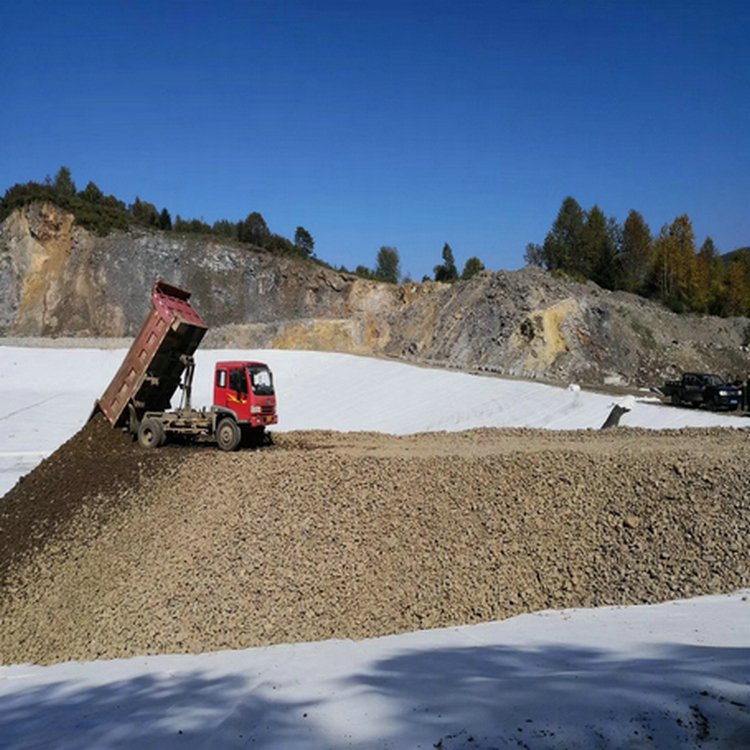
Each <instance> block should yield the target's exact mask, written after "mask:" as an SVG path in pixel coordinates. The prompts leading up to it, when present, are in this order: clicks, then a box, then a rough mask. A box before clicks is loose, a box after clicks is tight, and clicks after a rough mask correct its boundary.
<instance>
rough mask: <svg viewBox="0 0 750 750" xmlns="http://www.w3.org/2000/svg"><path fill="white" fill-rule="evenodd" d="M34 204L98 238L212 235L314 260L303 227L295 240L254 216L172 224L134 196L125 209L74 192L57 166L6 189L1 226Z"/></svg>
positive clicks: (91, 187)
mask: <svg viewBox="0 0 750 750" xmlns="http://www.w3.org/2000/svg"><path fill="white" fill-rule="evenodd" d="M34 201H50V202H52V203H55V204H56V205H58V206H59V207H60V208H63V209H65V210H66V211H70V213H72V214H73V215H74V216H75V218H76V222H77V223H78V224H80V225H81V226H83V227H85V228H86V229H89V230H91V231H93V232H95V233H96V234H98V235H100V236H106V235H107V234H109V233H110V232H111V231H113V230H118V229H119V230H125V229H128V228H129V227H132V226H142V227H149V228H152V229H159V230H161V231H164V232H178V233H180V234H191V233H192V234H202V235H212V236H215V237H220V238H222V239H229V240H234V241H236V242H241V243H247V244H252V245H257V246H258V247H262V248H265V249H266V250H269V251H271V252H275V253H282V254H289V255H296V256H299V257H305V258H314V257H315V253H314V248H315V241H314V240H313V237H312V235H311V234H310V232H308V231H307V229H305V228H304V227H297V229H296V231H295V233H294V239H293V240H289V239H287V238H286V237H284V236H282V235H280V234H276V233H274V232H272V231H271V230H270V229H269V228H268V225H267V224H266V221H265V219H264V218H263V216H262V215H261V214H260V213H258V212H257V211H253V212H251V213H249V214H248V215H247V217H246V218H245V219H244V220H240V221H236V222H232V221H228V220H226V219H222V220H220V221H215V222H214V223H213V224H207V223H206V222H204V221H203V220H201V219H183V218H182V217H181V216H180V215H179V214H177V216H176V217H175V219H174V220H173V219H172V216H171V214H170V212H169V211H168V210H167V209H166V208H163V209H162V210H161V211H159V210H158V209H157V207H156V206H155V205H154V204H153V203H149V202H148V201H144V200H141V199H140V197H138V196H136V198H135V200H134V201H133V203H131V204H129V205H127V204H125V203H124V202H123V201H121V200H119V199H118V198H115V196H114V195H104V193H103V192H102V190H100V189H99V187H98V186H97V185H96V184H95V183H93V182H89V183H88V184H87V185H86V187H85V188H84V189H83V190H80V191H79V190H78V189H77V188H76V184H75V182H74V181H73V178H72V175H71V172H70V169H69V168H68V167H60V169H59V170H58V172H57V174H56V175H55V177H54V179H53V178H51V177H49V176H48V177H47V178H46V179H45V181H44V182H43V183H38V182H27V183H25V184H16V185H14V186H13V187H11V188H8V190H6V191H5V195H4V196H3V198H2V199H1V200H0V221H3V220H5V218H6V217H7V216H9V215H10V213H11V212H12V211H13V210H15V209H16V208H22V207H24V206H26V205H28V204H30V203H33V202H34Z"/></svg>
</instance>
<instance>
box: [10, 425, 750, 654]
mask: <svg viewBox="0 0 750 750" xmlns="http://www.w3.org/2000/svg"><path fill="white" fill-rule="evenodd" d="M105 427H106V425H104V424H103V422H102V421H101V420H97V421H94V422H93V423H91V424H90V425H89V426H88V427H87V428H85V429H84V430H83V431H82V432H81V433H79V435H77V436H76V437H74V438H73V439H72V440H71V441H69V442H68V443H66V444H65V445H64V446H63V447H62V448H61V449H60V450H59V451H58V452H57V453H56V454H54V455H53V456H52V457H50V459H48V460H47V461H46V462H44V463H43V464H42V465H41V466H40V467H38V468H37V469H36V470H35V471H34V472H32V473H31V474H30V475H29V476H28V477H27V478H26V479H25V480H24V481H22V482H21V483H19V484H18V485H17V486H16V488H14V489H13V490H12V491H11V492H10V493H9V494H8V495H7V496H6V497H5V498H3V499H2V500H0V550H2V552H1V553H0V574H2V576H3V578H2V590H1V591H0V662H2V663H4V664H9V663H20V662H36V663H43V664H47V663H52V662H60V661H66V660H91V659H102V658H115V657H128V656H133V655H136V654H162V653H172V652H205V651H212V650H219V649H237V648H245V647H250V646H261V645H267V644H273V643H282V642H285V643H286V642H296V641H308V640H318V639H326V638H355V639H359V638H367V637H372V636H379V635H385V634H390V633H398V632H403V631H410V630H417V629H422V628H432V627H441V626H451V625H459V624H468V623H477V622H482V621H489V620H495V619H501V618H505V617H509V616H512V615H515V614H518V613H521V612H529V611H534V610H539V609H544V608H552V607H554V608H564V607H581V606H600V605H607V604H635V603H645V602H658V601H664V600H668V599H676V598H682V597H689V596H694V595H697V594H703V593H719V592H727V591H731V590H734V589H737V588H740V587H744V586H748V585H750V445H749V444H748V438H747V433H746V432H745V431H743V430H721V429H714V430H679V431H666V432H655V431H647V430H632V429H625V428H618V429H615V430H609V431H606V432H598V431H588V432H576V433H552V432H542V431H535V430H517V429H516V430H473V431H469V432H462V433H437V434H436V433H430V434H423V435H416V436H407V437H392V436H386V435H380V434H372V433H355V434H349V433H332V432H298V433H281V434H277V435H275V445H274V446H273V447H270V448H266V449H263V450H260V451H249V450H248V451H241V452H238V453H230V454H225V453H221V452H220V451H218V450H216V449H215V448H212V447H180V446H167V447H165V448H163V449H160V450H158V451H155V452H146V451H143V450H141V449H139V448H138V446H136V445H134V444H132V443H131V442H130V441H129V440H128V439H127V438H126V437H125V436H124V435H122V434H121V433H116V432H114V431H111V430H109V428H108V427H107V428H106V429H105Z"/></svg>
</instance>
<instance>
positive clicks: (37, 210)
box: [0, 203, 750, 386]
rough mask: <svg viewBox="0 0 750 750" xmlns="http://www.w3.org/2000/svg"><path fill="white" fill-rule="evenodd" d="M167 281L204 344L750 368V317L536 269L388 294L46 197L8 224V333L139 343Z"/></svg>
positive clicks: (637, 374)
mask: <svg viewBox="0 0 750 750" xmlns="http://www.w3.org/2000/svg"><path fill="white" fill-rule="evenodd" d="M159 278H161V279H164V280H165V281H168V282H170V283H173V284H176V285H178V286H182V287H184V288H186V289H189V290H190V291H192V293H193V300H194V303H195V306H196V307H197V308H198V309H199V310H200V312H201V314H202V315H203V316H204V318H205V319H206V321H207V323H208V324H209V326H210V328H211V330H210V331H209V333H208V335H207V337H206V340H205V344H204V345H206V346H233V347H247V348H296V349H322V350H329V351H342V352H352V353H358V354H375V355H385V356H392V357H398V358H402V359H406V360H409V361H414V362H419V363H425V364H435V365H441V366H451V367H458V368H462V369H475V370H479V371H487V372H497V373H500V374H506V375H517V376H521V377H535V378H540V379H547V380H556V381H566V380H570V379H575V380H578V381H580V382H582V383H586V384H603V383H610V384H619V385H639V386H643V385H653V384H655V383H657V382H659V381H660V380H661V379H663V378H664V377H667V376H672V375H675V374H676V373H677V372H678V371H680V370H683V369H699V370H712V371H718V372H720V373H722V374H727V373H732V374H733V375H734V374H738V373H747V372H748V370H749V369H750V368H749V363H750V359H749V358H748V353H747V349H746V347H745V346H744V344H745V338H746V336H747V331H748V320H747V319H745V318H734V319H728V320H726V319H718V318H711V317H698V316H692V315H682V316H678V315H675V314H673V313H670V312H668V311H665V310H664V308H662V307H661V306H659V305H657V304H655V303H652V302H649V301H646V300H643V299H641V298H639V297H635V296H633V295H629V294H625V293H612V292H606V291H603V290H601V289H599V288H598V287H597V286H595V285H593V284H586V285H583V284H577V283H573V282H570V281H566V280H563V279H557V278H553V277H552V276H550V275H549V274H547V273H545V272H543V271H541V270H539V269H533V268H526V269H523V270H521V271H515V272H504V271H499V272H484V273H482V274H480V275H479V276H477V277H475V278H474V279H472V280H471V281H469V282H465V283H460V284H455V285H446V284H437V283H432V282H427V283H423V284H415V283H409V284H402V285H390V284H381V283H377V282H372V281H365V280H363V279H359V278H357V277H355V276H353V275H350V274H342V273H338V272H335V271H332V270H330V269H327V268H324V267H323V266H321V265H319V264H317V263H315V262H313V261H299V260H295V259H291V258H284V257H279V256H276V255H272V254H270V253H268V252H265V251H263V250H261V249H260V248H257V249H254V250H253V249H248V248H247V247H245V246H235V245H233V244H231V243H223V242H220V241H218V240H215V239H206V238H200V237H184V236H178V235H172V234H169V233H160V232H148V231H143V230H133V231H131V232H127V233H114V234H111V235H109V236H107V237H105V238H100V237H95V236H94V235H92V234H90V233H89V232H87V231H86V230H84V229H81V228H80V227H78V226H76V224H75V222H74V220H73V217H72V216H71V215H69V214H66V213H65V212H62V211H61V210H60V209H58V208H57V207H56V206H53V205H51V204H48V203H38V204H34V205H32V206H29V207H28V208H26V209H24V210H22V211H16V212H14V213H13V214H12V215H11V216H9V217H8V218H7V219H6V221H5V222H4V223H3V224H2V225H0V335H3V336H6V337H7V336H76V337H99V336H106V337H121V336H126V337H128V336H133V335H135V333H136V332H137V331H138V329H139V327H140V325H141V323H142V321H143V319H144V317H145V315H146V313H147V311H148V307H149V291H150V288H151V286H152V285H153V283H154V281H155V280H156V279H159Z"/></svg>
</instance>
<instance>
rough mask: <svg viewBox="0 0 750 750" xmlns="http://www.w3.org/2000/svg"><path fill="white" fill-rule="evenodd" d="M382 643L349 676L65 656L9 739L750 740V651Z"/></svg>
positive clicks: (316, 655)
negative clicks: (78, 665) (124, 673)
mask: <svg viewBox="0 0 750 750" xmlns="http://www.w3.org/2000/svg"><path fill="white" fill-rule="evenodd" d="M381 648H382V645H381V643H379V642H377V641H373V642H367V643H363V644H361V646H360V644H351V645H350V648H349V650H344V651H341V650H337V649H333V650H332V651H329V652H328V657H329V658H330V659H334V658H335V659H339V658H342V657H343V658H347V657H346V654H347V653H349V654H350V657H348V658H352V659H353V661H352V665H354V664H357V665H358V666H357V667H354V666H352V669H351V670H347V669H346V666H345V665H344V669H343V672H342V670H341V664H335V665H333V666H332V667H331V669H328V668H327V667H326V662H325V661H324V660H323V659H322V657H321V651H320V650H319V649H314V648H311V649H310V650H309V652H308V651H306V650H303V651H299V652H297V653H295V655H294V659H285V660H284V666H283V667H277V666H270V664H269V663H268V662H264V661H263V660H262V657H261V658H258V657H259V656H260V654H256V653H255V652H254V651H253V650H251V651H250V652H245V653H244V654H243V655H240V654H238V655H237V661H236V664H235V663H234V662H233V661H230V662H229V663H227V662H226V661H225V662H222V663H223V666H222V667H218V670H220V671H217V668H214V669H210V670H203V671H201V670H199V669H195V670H194V671H192V672H185V671H183V672H178V673H176V674H175V673H173V672H168V671H166V670H165V668H164V667H165V662H159V670H160V671H158V672H157V671H155V670H154V668H153V667H149V668H148V669H149V671H148V672H147V673H145V674H144V673H142V674H139V675H136V676H128V677H125V678H122V679H120V678H118V676H117V670H118V669H123V668H124V669H127V670H128V671H131V673H132V671H135V670H137V669H139V666H138V665H137V664H130V663H128V662H117V663H107V662H99V663H97V664H96V665H91V666H90V665H85V666H84V667H83V668H82V669H80V670H77V669H70V668H68V666H67V665H60V666H61V667H63V669H61V670H60V671H58V672H55V671H52V672H42V673H41V674H37V675H35V674H34V670H36V669H52V670H55V668H32V667H30V668H29V674H20V676H15V679H17V680H19V682H17V683H10V682H6V683H5V684H4V685H3V684H0V688H2V689H1V690H0V748H1V749H2V750H22V749H23V750H31V748H54V749H55V750H73V749H75V750H79V748H97V750H99V749H100V748H107V749H112V750H120V749H122V748H160V749H161V748H164V749H165V750H172V749H173V748H175V749H176V748H180V750H184V749H185V748H189V749H191V750H196V749H197V748H202V749H203V748H214V747H221V748H248V747H252V748H262V749H263V750H270V749H271V748H273V749H274V750H276V749H277V748H283V749H284V750H286V748H305V749H307V748H320V749H321V750H322V749H323V748H326V749H328V750H337V749H338V748H342V749H343V748H361V749H364V748H368V749H369V748H383V749H384V750H385V749H386V748H388V750H401V749H403V750H407V749H408V750H412V749H414V748H427V750H429V749H430V748H433V747H434V748H438V750H469V749H471V750H490V749H491V748H507V747H514V748H515V747H520V748H526V749H527V750H547V749H549V750H551V749H552V748H555V749H560V748H608V749H614V748H617V749H618V750H619V748H630V747H633V748H635V747H638V748H642V747H649V748H677V747H679V748H685V747H688V748H748V747H750V684H749V680H750V648H719V647H708V646H706V647H702V646H692V645H691V646H684V645H662V646H654V647H653V648H652V650H651V651H650V652H647V653H648V656H647V657H644V656H643V655H642V654H643V652H642V651H641V652H640V653H639V656H638V657H637V658H636V657H633V658H630V657H628V656H627V654H625V655H623V654H622V652H615V651H608V650H601V649H589V648H580V647H569V646H559V645H544V646H540V647H536V648H534V647H511V646H503V645H478V646H468V647H467V646H464V647H432V648H430V647H417V648H414V649H411V650H403V651H401V652H400V653H396V654H395V655H393V656H390V657H388V658H383V659H380V660H374V659H372V658H370V657H369V656H368V654H373V653H375V654H377V653H382V651H381V650H380V649H381ZM306 653H307V654H308V655H307V656H306V655H305V654H306ZM166 658H168V657H166ZM231 658H232V660H233V659H234V656H232V657H231ZM178 663H179V662H178ZM273 663H278V662H276V658H275V657H274V660H273ZM92 667H93V671H92ZM19 669H20V668H19ZM357 669H358V670H359V671H356V670H357ZM109 670H111V671H109ZM21 671H23V670H22V669H21ZM55 673H57V674H58V675H65V678H64V679H62V678H61V679H57V680H55V679H54V675H55ZM342 674H343V675H348V676H341V675H342ZM45 677H48V678H49V679H48V681H47V682H46V683H42V680H43V679H44V678H45ZM3 678H4V680H13V679H14V675H12V674H5V675H3ZM40 678H41V679H40ZM27 680H28V681H27ZM277 687H278V688H279V689H278V691H277V690H276V688H277ZM290 695H291V696H293V698H290V697H289V696H290ZM313 714H314V715H315V718H314V719H313V718H308V716H311V717H312V715H313Z"/></svg>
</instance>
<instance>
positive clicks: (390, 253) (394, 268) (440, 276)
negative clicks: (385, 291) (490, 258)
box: [342, 242, 485, 284]
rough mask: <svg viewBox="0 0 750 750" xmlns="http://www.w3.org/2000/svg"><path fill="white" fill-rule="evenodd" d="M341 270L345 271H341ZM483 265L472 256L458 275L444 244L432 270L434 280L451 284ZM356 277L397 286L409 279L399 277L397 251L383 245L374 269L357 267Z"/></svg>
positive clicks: (469, 275) (475, 272) (399, 268)
mask: <svg viewBox="0 0 750 750" xmlns="http://www.w3.org/2000/svg"><path fill="white" fill-rule="evenodd" d="M342 270H346V269H343V268H342ZM484 270H485V268H484V263H482V261H481V260H479V258H477V257H476V256H472V257H471V258H469V259H468V260H467V261H466V263H465V264H464V270H463V271H462V272H461V274H460V275H459V273H458V268H457V267H456V261H455V258H454V257H453V250H452V249H451V246H450V245H449V244H448V243H447V242H446V243H445V244H444V245H443V262H442V263H439V264H438V265H436V266H435V268H434V269H433V273H434V275H435V276H434V280H435V281H442V282H445V283H448V284H453V283H454V282H456V281H468V280H469V279H470V278H472V277H473V276H476V275H477V274H478V273H479V272H480V271H484ZM354 273H355V274H357V276H360V277H362V278H363V279H374V280H375V281H386V282H388V283H391V284H397V283H399V281H401V282H404V283H406V282H408V281H411V279H410V278H409V277H408V275H407V276H401V259H400V257H399V254H398V250H397V249H396V248H395V247H390V246H389V245H385V246H383V247H381V248H380V250H379V251H378V254H377V257H376V258H375V268H373V269H370V268H367V266H357V268H356V269H355V271H354ZM431 280H432V279H430V277H429V276H423V277H422V281H423V282H424V281H431Z"/></svg>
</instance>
